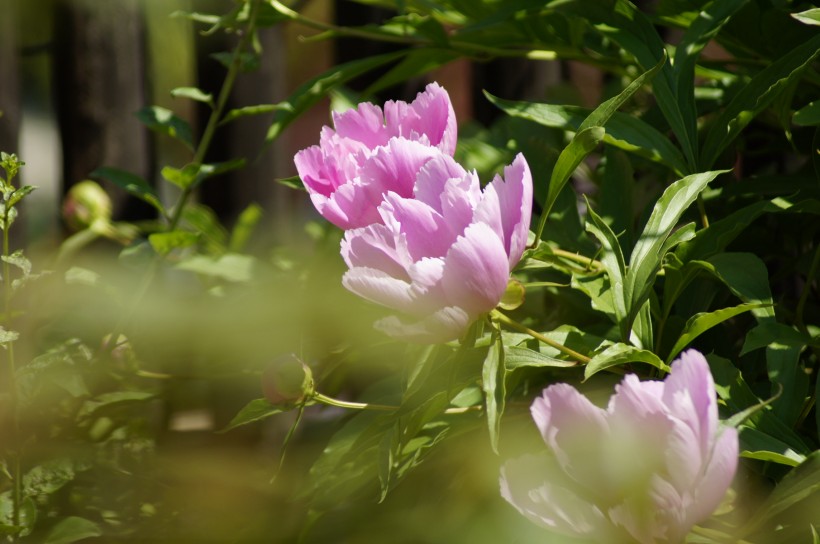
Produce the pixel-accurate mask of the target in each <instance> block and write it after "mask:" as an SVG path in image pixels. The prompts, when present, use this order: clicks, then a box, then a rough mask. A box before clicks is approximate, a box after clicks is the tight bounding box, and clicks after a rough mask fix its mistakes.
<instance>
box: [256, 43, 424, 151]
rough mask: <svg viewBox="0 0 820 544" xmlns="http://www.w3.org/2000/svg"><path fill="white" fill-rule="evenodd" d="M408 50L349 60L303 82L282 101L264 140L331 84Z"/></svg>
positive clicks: (287, 123) (394, 57) (285, 124)
mask: <svg viewBox="0 0 820 544" xmlns="http://www.w3.org/2000/svg"><path fill="white" fill-rule="evenodd" d="M407 53H408V51H396V52H393V53H385V54H384V55H377V56H375V57H368V58H366V59H360V60H354V61H351V62H346V63H344V64H340V65H338V66H335V67H333V68H332V69H330V70H328V71H326V72H323V73H322V74H320V75H318V76H316V77H315V78H313V79H311V80H310V81H307V82H305V83H303V84H302V85H300V86H299V88H297V89H296V91H294V92H293V94H292V95H290V97H288V99H287V100H285V101H284V102H280V103H279V107H280V108H281V109H279V110H278V111H277V112H276V115H275V116H274V118H273V123H272V124H271V126H270V128H269V129H268V134H267V136H266V137H265V142H267V143H270V142H272V141H273V140H275V139H276V138H277V137H278V136H279V135H280V134H281V133H282V131H283V130H285V127H287V126H288V125H289V124H291V123H292V122H293V121H294V120H295V119H296V118H297V117H299V115H301V114H302V113H304V112H305V111H307V110H308V108H310V107H311V106H313V105H314V104H316V103H317V102H319V100H321V99H322V97H324V96H325V95H326V94H327V93H328V92H329V91H330V90H331V89H332V88H334V87H336V86H337V85H343V84H344V83H346V82H348V81H350V80H351V79H353V78H354V77H356V76H359V75H361V74H364V73H366V72H369V71H370V70H373V69H375V68H378V67H380V66H383V65H385V64H388V63H390V62H393V61H394V60H397V59H399V58H401V57H402V56H404V55H406V54H407Z"/></svg>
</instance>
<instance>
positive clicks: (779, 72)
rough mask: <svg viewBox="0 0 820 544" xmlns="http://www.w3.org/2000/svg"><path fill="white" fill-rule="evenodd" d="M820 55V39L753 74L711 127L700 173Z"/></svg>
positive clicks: (798, 47)
mask: <svg viewBox="0 0 820 544" xmlns="http://www.w3.org/2000/svg"><path fill="white" fill-rule="evenodd" d="M818 53H820V35H818V36H815V37H814V38H813V39H810V40H808V41H807V42H805V43H803V44H801V45H799V46H797V47H795V48H794V49H792V50H791V51H789V52H788V53H786V54H785V55H783V56H782V57H781V58H779V59H777V60H776V61H774V62H772V63H770V64H769V65H768V66H767V67H766V68H764V69H763V70H761V71H760V72H759V73H757V74H756V75H755V76H754V77H753V78H752V79H751V80H750V81H749V82H748V83H747V84H746V85H744V86H743V87H742V88H741V90H740V91H739V92H738V93H737V95H735V97H734V98H733V99H732V101H731V102H729V104H728V105H727V106H726V108H725V109H724V110H723V111H722V112H721V113H720V115H719V116H718V118H717V120H715V122H714V123H713V125H712V128H711V129H710V130H709V133H708V134H707V136H706V140H705V142H704V144H703V155H702V159H703V160H702V163H701V165H702V166H703V168H704V169H706V168H711V166H712V165H713V164H714V163H715V161H716V160H717V158H718V156H719V155H720V153H721V152H722V151H723V150H724V149H725V148H726V147H727V146H728V145H729V144H730V143H732V141H734V139H735V138H736V137H737V135H738V134H740V131H741V130H743V128H745V127H746V125H748V124H749V123H750V122H751V120H752V119H754V118H755V117H756V116H757V115H758V114H759V113H760V112H762V111H763V110H764V109H766V108H767V107H768V106H769V104H771V103H772V101H773V100H774V99H775V98H776V97H777V96H778V94H780V92H781V91H783V90H784V89H785V88H786V87H787V85H788V84H789V83H790V82H791V81H792V80H793V79H794V78H796V77H799V76H800V74H801V72H802V71H803V68H804V67H805V66H806V65H807V64H808V63H809V62H811V61H812V59H814V57H816V56H817V54H818Z"/></svg>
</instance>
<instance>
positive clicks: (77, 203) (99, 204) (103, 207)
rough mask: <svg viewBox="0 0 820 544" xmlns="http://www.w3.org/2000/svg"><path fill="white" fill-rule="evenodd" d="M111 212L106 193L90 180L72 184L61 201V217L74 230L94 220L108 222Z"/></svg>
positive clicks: (87, 226)
mask: <svg viewBox="0 0 820 544" xmlns="http://www.w3.org/2000/svg"><path fill="white" fill-rule="evenodd" d="M111 212H112V205H111V199H110V198H109V196H108V193H106V192H105V190H104V189H103V188H102V187H100V186H99V185H98V184H97V183H96V182H94V181H91V180H85V181H81V182H80V183H77V184H75V185H74V186H72V187H71V189H70V190H69V191H68V194H67V195H66V197H65V200H64V201H63V219H65V222H66V224H68V226H69V228H71V229H72V230H74V231H79V230H83V229H87V228H89V227H91V225H93V224H94V223H96V222H102V223H105V224H108V223H109V222H110V221H111Z"/></svg>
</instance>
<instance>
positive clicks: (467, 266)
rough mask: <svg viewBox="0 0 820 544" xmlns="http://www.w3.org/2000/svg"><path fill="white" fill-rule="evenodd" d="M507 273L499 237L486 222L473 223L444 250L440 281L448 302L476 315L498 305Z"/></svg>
mask: <svg viewBox="0 0 820 544" xmlns="http://www.w3.org/2000/svg"><path fill="white" fill-rule="evenodd" d="M509 276H510V272H509V268H508V266H507V254H506V252H505V251H504V246H503V245H502V244H501V240H499V238H498V236H496V234H495V232H493V231H492V229H490V227H488V226H487V225H485V224H483V223H474V224H472V225H470V226H469V227H467V229H465V231H464V234H463V235H462V236H459V237H458V239H457V240H456V242H455V243H454V244H453V245H452V247H451V248H450V250H449V251H448V252H447V256H446V257H445V258H444V275H443V276H442V280H441V281H442V286H443V287H444V290H445V292H446V293H447V298H448V300H449V301H450V303H451V304H453V305H456V306H459V307H461V308H464V309H465V310H466V311H467V313H469V314H471V315H474V316H476V317H477V316H478V315H479V314H482V313H484V312H489V311H490V310H492V309H493V308H495V307H496V305H498V302H499V301H500V300H501V296H502V295H503V294H504V291H505V290H506V288H507V280H508V279H509Z"/></svg>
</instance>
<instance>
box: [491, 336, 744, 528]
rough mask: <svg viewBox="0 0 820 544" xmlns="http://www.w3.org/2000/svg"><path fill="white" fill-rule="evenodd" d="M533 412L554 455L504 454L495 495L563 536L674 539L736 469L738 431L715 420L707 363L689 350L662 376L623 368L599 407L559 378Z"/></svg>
mask: <svg viewBox="0 0 820 544" xmlns="http://www.w3.org/2000/svg"><path fill="white" fill-rule="evenodd" d="M532 415H533V418H534V419H535V423H536V425H537V426H538V429H539V430H540V431H541V435H542V437H543V438H544V442H546V444H547V446H548V447H549V449H550V451H551V453H552V455H551V456H549V457H538V456H534V455H529V456H524V457H523V458H519V459H515V460H512V461H509V462H507V463H506V464H505V466H504V467H503V469H502V472H501V494H502V496H503V497H504V498H505V499H507V501H509V502H510V503H511V504H512V505H513V506H515V507H516V508H517V509H518V510H519V511H520V512H521V513H522V514H524V516H526V517H527V518H528V519H530V520H532V521H534V522H535V523H537V524H539V525H541V526H543V527H546V528H549V529H552V530H554V531H556V532H560V533H564V534H567V535H572V536H579V537H586V538H590V539H592V540H594V541H596V542H634V541H637V542H640V543H642V544H650V543H653V544H654V543H680V542H682V541H683V539H684V538H685V537H686V535H687V534H688V533H689V531H690V530H691V528H692V526H693V525H695V524H696V523H698V522H700V521H703V520H704V519H706V518H708V517H709V516H710V515H711V514H712V512H714V511H715V509H716V508H717V507H718V505H719V504H720V502H721V500H722V499H723V497H724V495H725V494H726V490H727V489H728V488H729V485H730V484H731V483H732V479H733V477H734V474H735V470H736V468H737V461H738V436H737V431H736V430H735V429H734V428H727V427H722V426H720V424H719V422H718V416H717V404H716V400H715V386H714V383H713V381H712V375H711V374H710V372H709V365H708V364H707V362H706V359H704V357H703V355H701V354H700V353H698V352H697V351H694V350H690V351H687V352H685V353H683V354H682V355H681V357H680V359H678V360H676V361H675V362H674V363H673V364H672V372H671V374H670V375H669V376H668V377H667V379H666V380H665V381H662V382H661V381H644V382H641V381H639V380H638V378H637V377H636V376H635V375H628V376H626V377H625V378H624V380H623V382H621V384H620V385H619V386H618V387H617V389H616V392H615V394H614V395H613V396H612V398H611V399H610V401H609V406H608V407H607V409H606V410H604V409H601V408H598V407H596V406H594V405H593V404H592V403H591V402H589V400H587V399H586V397H584V396H583V395H581V394H580V393H579V392H578V391H577V390H576V389H575V388H573V387H571V386H569V385H567V384H556V385H551V386H550V387H548V388H547V389H545V390H544V393H543V396H542V397H540V398H538V399H536V400H535V402H534V403H533V405H532Z"/></svg>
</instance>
